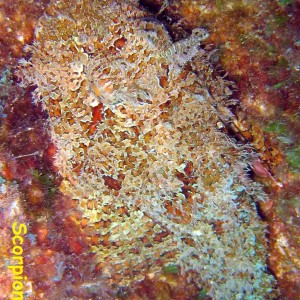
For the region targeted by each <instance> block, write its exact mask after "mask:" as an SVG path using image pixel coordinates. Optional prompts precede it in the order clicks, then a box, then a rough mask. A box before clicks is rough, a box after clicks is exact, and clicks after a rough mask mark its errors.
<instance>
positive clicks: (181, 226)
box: [18, 1, 277, 299]
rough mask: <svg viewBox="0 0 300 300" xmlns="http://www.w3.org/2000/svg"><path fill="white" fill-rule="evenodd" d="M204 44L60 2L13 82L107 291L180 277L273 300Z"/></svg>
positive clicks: (123, 6) (246, 186)
mask: <svg viewBox="0 0 300 300" xmlns="http://www.w3.org/2000/svg"><path fill="white" fill-rule="evenodd" d="M206 37H207V32H206V31H205V30H202V29H194V30H193V31H192V33H191V35H190V37H188V38H186V39H183V40H180V41H178V42H175V43H174V42H172V40H171V38H170V37H169V35H168V32H167V31H166V29H165V28H164V26H163V25H162V24H160V23H159V22H156V21H155V20H153V19H152V18H150V17H148V14H147V12H145V11H143V10H141V9H140V8H139V7H138V5H137V3H136V2H135V1H125V2H124V1H103V2H101V3H100V2H94V1H92V2H89V1H68V2H67V1H62V2H57V1H53V2H52V3H51V4H50V6H49V8H48V9H47V14H46V15H45V16H44V17H42V18H41V19H40V21H39V24H38V26H37V28H36V32H35V41H34V43H33V45H32V46H28V48H27V50H28V51H29V52H30V54H31V57H30V58H29V59H28V60H25V59H23V60H22V61H21V62H20V68H19V71H18V76H19V77H20V78H21V81H22V84H23V85H24V86H31V85H32V86H35V87H36V88H35V90H34V92H33V97H34V100H35V101H36V102H41V103H42V105H43V107H44V109H45V110H46V111H47V112H48V114H49V124H48V125H49V128H50V129H51V137H52V139H53V142H54V143H55V145H56V148H57V153H56V155H55V165H56V166H57V168H58V170H59V172H60V174H61V175H62V177H63V178H64V180H63V182H62V184H61V191H62V192H64V193H66V194H69V195H71V197H72V198H73V199H74V201H76V202H77V208H78V210H80V212H81V213H82V216H83V219H82V220H81V222H82V223H83V224H84V226H85V227H87V228H91V232H93V234H94V233H95V232H97V234H96V236H95V235H94V236H93V243H91V251H92V252H94V253H95V254H96V257H97V262H98V264H97V267H96V268H97V270H98V271H99V276H100V277H103V278H108V279H109V280H110V281H111V282H112V283H115V284H117V285H130V284H132V283H133V282H136V281H138V280H141V279H143V278H144V276H145V275H146V274H149V273H155V272H159V271H160V270H161V269H162V267H164V266H171V265H176V266H179V268H180V271H181V272H182V273H183V274H185V273H186V274H189V276H191V277H192V278H193V280H195V281H198V282H199V287H200V288H205V290H206V291H207V295H209V296H211V297H213V298H214V299H233V298H235V299H273V298H275V297H276V295H277V292H276V290H275V280H274V278H273V277H272V275H270V274H269V273H268V272H267V271H266V263H265V259H266V241H265V226H264V224H263V222H262V221H261V220H260V219H259V217H258V215H257V212H256V208H255V201H259V200H262V199H261V198H263V193H262V190H261V188H260V186H259V185H257V184H255V183H253V182H252V181H251V180H249V179H248V178H247V173H246V170H247V167H248V164H249V163H250V162H251V159H252V158H253V156H254V154H253V153H252V152H251V149H250V147H248V146H239V145H238V144H237V143H236V142H235V141H234V140H232V139H230V138H229V137H228V136H226V135H225V134H224V133H222V131H221V130H220V129H221V128H222V122H223V121H225V122H226V121H229V119H230V117H231V114H230V111H229V110H228V108H227V106H228V105H229V104H230V103H231V99H230V95H231V90H230V82H226V80H224V79H223V78H221V77H220V76H217V75H215V74H213V69H212V67H211V64H210V62H209V58H210V56H209V53H207V52H205V51H204V50H203V49H201V47H200V44H201V41H202V40H203V39H205V38H206Z"/></svg>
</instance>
